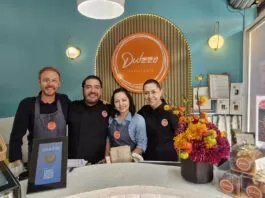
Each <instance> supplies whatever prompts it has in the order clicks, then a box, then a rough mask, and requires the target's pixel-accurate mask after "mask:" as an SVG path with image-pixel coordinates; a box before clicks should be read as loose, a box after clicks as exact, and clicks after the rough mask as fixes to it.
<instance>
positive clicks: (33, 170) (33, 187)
mask: <svg viewBox="0 0 265 198" xmlns="http://www.w3.org/2000/svg"><path fill="white" fill-rule="evenodd" d="M43 145H45V146H46V147H44V149H47V148H54V147H51V146H52V145H53V146H54V145H55V146H56V145H60V146H59V147H56V148H59V152H57V151H53V150H52V149H51V151H50V150H49V151H48V152H51V153H52V152H56V155H55V154H52V155H54V156H55V158H54V159H53V160H54V161H56V160H55V159H61V160H57V162H56V163H60V164H59V165H60V167H58V165H55V166H53V167H52V171H53V170H58V168H59V170H60V172H59V171H58V172H56V173H53V172H52V175H56V174H57V175H58V174H59V177H58V178H59V181H52V182H50V183H45V184H37V183H36V179H38V178H39V177H38V173H39V172H40V170H42V169H43V171H46V170H47V168H44V167H43V166H42V165H41V164H40V162H39V164H38V159H40V156H42V155H41V153H40V148H41V147H43ZM41 149H43V148H41ZM42 152H43V151H42ZM57 154H59V155H60V156H57ZM56 156H57V157H56ZM44 157H47V156H44ZM48 157H49V156H48ZM46 159H47V158H45V160H46ZM48 159H49V158H48ZM67 159H68V137H56V138H50V139H34V140H33V147H32V153H31V159H30V166H29V179H28V188H27V194H29V193H34V192H39V191H46V190H53V189H57V188H65V187H66V174H67ZM45 160H44V161H45ZM39 161H40V160H39ZM51 163H53V161H52V162H47V164H51ZM50 170H51V169H50ZM37 171H38V172H37ZM43 175H45V172H44V173H43ZM43 177H45V176H43ZM52 177H53V176H52ZM52 177H51V178H52ZM48 180H49V179H46V182H49V181H48ZM40 181H45V180H44V179H41V180H40Z"/></svg>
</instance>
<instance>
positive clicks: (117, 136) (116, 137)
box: [113, 131, 121, 140]
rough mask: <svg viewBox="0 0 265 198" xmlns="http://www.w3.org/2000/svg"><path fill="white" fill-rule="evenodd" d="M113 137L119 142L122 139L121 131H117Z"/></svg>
mask: <svg viewBox="0 0 265 198" xmlns="http://www.w3.org/2000/svg"><path fill="white" fill-rule="evenodd" d="M113 136H114V138H115V139H116V140H118V139H120V137H121V134H120V132H119V131H115V132H114V134H113Z"/></svg>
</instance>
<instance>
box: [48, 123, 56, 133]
mask: <svg viewBox="0 0 265 198" xmlns="http://www.w3.org/2000/svg"><path fill="white" fill-rule="evenodd" d="M47 127H48V129H49V130H51V131H52V130H54V129H55V128H56V123H55V122H53V121H51V122H49V123H48V126H47Z"/></svg>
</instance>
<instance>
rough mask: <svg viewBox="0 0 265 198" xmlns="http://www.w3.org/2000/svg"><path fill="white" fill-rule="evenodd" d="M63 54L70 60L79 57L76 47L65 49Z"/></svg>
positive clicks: (79, 52) (78, 50)
mask: <svg viewBox="0 0 265 198" xmlns="http://www.w3.org/2000/svg"><path fill="white" fill-rule="evenodd" d="M65 53H66V56H67V57H68V58H70V59H71V60H75V59H76V58H78V57H79V56H80V54H81V51H80V49H79V48H77V47H73V46H69V47H67V49H66V51H65Z"/></svg>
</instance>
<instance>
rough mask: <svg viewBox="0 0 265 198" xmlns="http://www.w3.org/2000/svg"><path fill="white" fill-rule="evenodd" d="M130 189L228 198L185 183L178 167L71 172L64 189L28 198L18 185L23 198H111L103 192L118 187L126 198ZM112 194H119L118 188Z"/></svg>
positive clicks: (127, 166)
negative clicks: (70, 197)
mask: <svg viewBox="0 0 265 198" xmlns="http://www.w3.org/2000/svg"><path fill="white" fill-rule="evenodd" d="M131 186H137V188H138V187H139V192H145V191H146V190H147V192H150V191H152V190H151V188H152V186H155V188H156V190H155V192H157V193H158V190H157V189H162V188H157V187H165V188H163V189H164V192H166V191H165V190H166V189H167V192H169V191H168V190H170V192H171V195H172V196H173V195H175V197H189V198H192V197H204V198H206V197H209V198H214V197H216V198H220V197H229V196H227V195H225V194H223V193H221V192H219V191H217V190H216V188H215V186H213V185H212V184H211V183H208V184H193V183H190V182H187V181H185V180H184V179H183V178H182V177H181V175H180V168H179V167H176V166H165V165H154V164H140V163H121V164H101V165H92V166H87V167H82V168H77V169H74V171H73V172H71V173H68V175H67V188H63V189H57V190H52V191H44V192H39V193H34V194H29V195H27V196H26V195H25V192H26V187H27V181H26V180H24V181H22V182H21V188H22V197H23V198H24V197H28V198H38V197H40V198H43V197H45V198H53V197H54V198H58V197H66V196H70V195H76V194H80V193H85V192H90V191H94V192H91V193H90V195H91V196H88V194H83V196H82V197H91V198H92V194H93V197H99V198H103V197H113V196H114V195H113V193H112V195H113V196H106V195H107V194H106V192H110V189H108V190H107V191H106V188H112V187H121V188H120V189H122V191H123V193H125V194H126V192H135V187H134V190H132V187H131ZM99 189H105V191H101V195H100V193H99V192H100V191H95V190H99ZM114 190H115V191H116V192H118V191H117V188H115V189H114ZM104 192H105V194H104ZM102 193H103V194H102ZM80 195H82V194H80ZM84 195H86V196H84ZM103 195H104V196H103ZM72 197H77V196H72ZM114 197H115V196H114ZM116 197H118V196H116ZM124 197H126V196H124ZM131 197H132V196H131ZM149 197H150V196H149Z"/></svg>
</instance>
